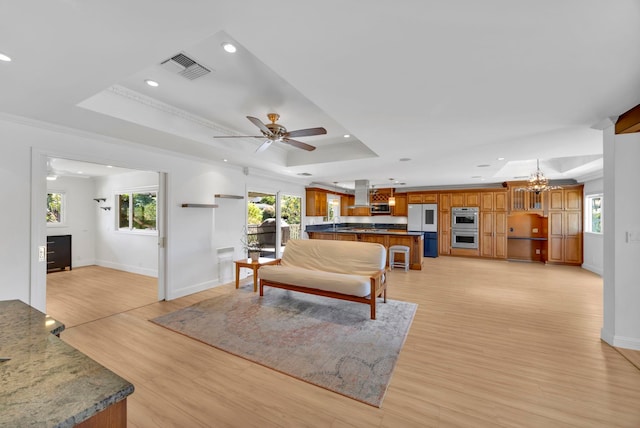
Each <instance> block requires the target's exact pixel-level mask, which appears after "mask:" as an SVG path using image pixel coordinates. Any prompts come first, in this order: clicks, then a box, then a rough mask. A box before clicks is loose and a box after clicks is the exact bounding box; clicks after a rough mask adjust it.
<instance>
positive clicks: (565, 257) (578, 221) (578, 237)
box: [547, 211, 582, 265]
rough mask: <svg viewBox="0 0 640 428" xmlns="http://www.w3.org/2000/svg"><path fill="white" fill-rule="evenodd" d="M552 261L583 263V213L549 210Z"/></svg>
mask: <svg viewBox="0 0 640 428" xmlns="http://www.w3.org/2000/svg"><path fill="white" fill-rule="evenodd" d="M548 241H549V249H548V251H549V256H548V258H547V261H548V262H550V263H566V264H575V265H579V264H582V213H580V212H578V211H569V212H565V211H554V212H549V238H548Z"/></svg>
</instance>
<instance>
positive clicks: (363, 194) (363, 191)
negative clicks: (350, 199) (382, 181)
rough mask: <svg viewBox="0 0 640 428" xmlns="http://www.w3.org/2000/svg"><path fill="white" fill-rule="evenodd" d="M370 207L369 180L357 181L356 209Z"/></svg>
mask: <svg viewBox="0 0 640 428" xmlns="http://www.w3.org/2000/svg"><path fill="white" fill-rule="evenodd" d="M368 206H369V180H356V183H355V203H354V204H353V207H354V208H357V207H368Z"/></svg>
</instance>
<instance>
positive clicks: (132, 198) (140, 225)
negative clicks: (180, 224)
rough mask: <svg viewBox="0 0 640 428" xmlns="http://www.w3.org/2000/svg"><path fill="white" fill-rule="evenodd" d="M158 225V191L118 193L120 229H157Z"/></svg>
mask: <svg viewBox="0 0 640 428" xmlns="http://www.w3.org/2000/svg"><path fill="white" fill-rule="evenodd" d="M156 226H157V193H156V192H144V193H124V194H120V195H118V227H119V228H120V229H135V230H156Z"/></svg>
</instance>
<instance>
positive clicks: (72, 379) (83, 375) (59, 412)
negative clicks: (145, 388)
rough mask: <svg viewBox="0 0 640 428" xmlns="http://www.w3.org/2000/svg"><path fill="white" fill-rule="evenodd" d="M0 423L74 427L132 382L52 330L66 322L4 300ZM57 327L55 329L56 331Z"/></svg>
mask: <svg viewBox="0 0 640 428" xmlns="http://www.w3.org/2000/svg"><path fill="white" fill-rule="evenodd" d="M0 325H1V326H2V331H1V332H0V357H3V358H10V359H9V360H8V361H3V362H0V426H3V427H4V426H7V427H10V426H11V427H72V426H74V425H76V424H78V423H80V422H82V421H84V420H86V419H89V418H90V417H92V416H93V415H95V414H96V413H98V412H100V411H102V410H104V409H106V408H107V407H109V406H111V405H113V404H115V403H117V402H119V401H121V400H123V399H125V398H127V396H129V395H130V394H131V393H133V385H132V384H131V383H130V382H128V381H126V380H125V379H123V378H121V377H120V376H118V375H116V374H115V373H113V372H112V371H110V370H109V369H107V368H105V367H103V366H102V365H100V364H98V363H97V362H95V361H94V360H92V359H91V358H89V357H87V356H86V355H85V354H83V353H82V352H80V351H78V350H77V349H75V348H73V347H71V346H69V345H67V344H66V343H64V342H63V341H62V340H60V339H59V338H58V337H56V336H54V334H59V333H60V332H61V331H62V330H63V329H64V325H62V324H61V323H59V322H57V321H55V320H53V319H52V318H50V317H48V316H46V315H45V314H43V313H42V312H40V311H38V310H36V309H34V308H32V307H30V306H29V305H27V304H25V303H23V302H21V301H19V300H8V301H2V302H0ZM52 333H54V334H52Z"/></svg>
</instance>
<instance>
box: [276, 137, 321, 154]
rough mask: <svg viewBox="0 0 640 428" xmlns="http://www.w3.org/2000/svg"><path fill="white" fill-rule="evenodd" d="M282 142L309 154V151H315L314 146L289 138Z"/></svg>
mask: <svg viewBox="0 0 640 428" xmlns="http://www.w3.org/2000/svg"><path fill="white" fill-rule="evenodd" d="M282 142H283V143H287V144H290V145H292V146H293V147H297V148H299V149H302V150H306V151H309V152H311V151H313V150H315V149H316V148H315V147H314V146H312V145H310V144H307V143H303V142H302V141H298V140H292V139H291V138H283V139H282Z"/></svg>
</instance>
